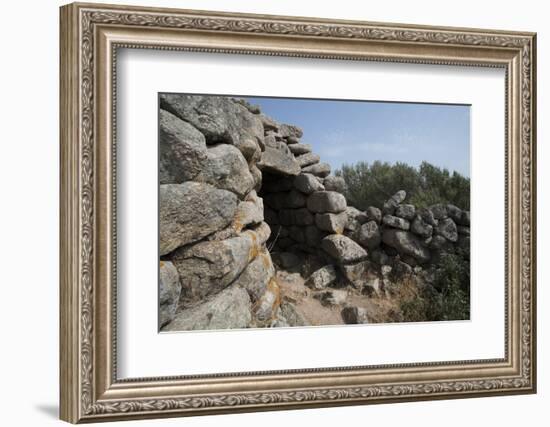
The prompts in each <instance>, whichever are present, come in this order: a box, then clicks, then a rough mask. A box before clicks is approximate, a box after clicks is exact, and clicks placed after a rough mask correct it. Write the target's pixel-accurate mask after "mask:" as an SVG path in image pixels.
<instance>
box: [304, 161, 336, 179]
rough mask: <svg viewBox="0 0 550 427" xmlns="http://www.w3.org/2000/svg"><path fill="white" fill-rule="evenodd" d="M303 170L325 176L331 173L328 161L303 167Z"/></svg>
mask: <svg viewBox="0 0 550 427" xmlns="http://www.w3.org/2000/svg"><path fill="white" fill-rule="evenodd" d="M302 172H304V173H310V174H312V175H315V176H320V177H321V178H324V177H325V176H327V175H329V174H330V165H329V164H328V163H316V164H314V165H309V166H306V167H304V168H302Z"/></svg>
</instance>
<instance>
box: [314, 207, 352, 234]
mask: <svg viewBox="0 0 550 427" xmlns="http://www.w3.org/2000/svg"><path fill="white" fill-rule="evenodd" d="M347 223H348V215H347V214H346V212H340V213H338V214H333V213H318V214H315V224H316V225H317V227H319V228H320V229H321V230H325V231H328V232H330V233H337V234H342V233H343V232H344V227H345V226H346V224H347Z"/></svg>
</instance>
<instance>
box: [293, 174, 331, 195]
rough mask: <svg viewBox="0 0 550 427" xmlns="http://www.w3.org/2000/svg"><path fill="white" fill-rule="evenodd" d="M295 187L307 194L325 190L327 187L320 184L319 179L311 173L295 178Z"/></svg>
mask: <svg viewBox="0 0 550 427" xmlns="http://www.w3.org/2000/svg"><path fill="white" fill-rule="evenodd" d="M294 187H296V189H298V190H299V191H301V192H302V193H305V194H311V193H313V192H315V191H324V190H325V187H324V186H323V184H321V183H320V182H319V180H318V179H317V177H315V176H314V175H311V174H309V173H301V174H300V175H298V176H297V177H296V178H294Z"/></svg>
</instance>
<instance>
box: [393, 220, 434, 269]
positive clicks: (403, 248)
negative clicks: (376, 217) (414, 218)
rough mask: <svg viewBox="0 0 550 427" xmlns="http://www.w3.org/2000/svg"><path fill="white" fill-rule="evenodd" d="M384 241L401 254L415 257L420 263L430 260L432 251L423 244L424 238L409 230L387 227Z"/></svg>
mask: <svg viewBox="0 0 550 427" xmlns="http://www.w3.org/2000/svg"><path fill="white" fill-rule="evenodd" d="M382 241H383V242H384V243H385V244H386V245H388V246H390V247H392V248H394V249H396V250H397V251H398V252H399V253H400V254H405V255H409V256H411V257H413V258H414V259H416V260H417V261H418V262H419V263H425V262H428V261H429V260H430V251H429V250H428V249H427V248H426V247H425V246H424V245H423V243H422V240H421V239H420V238H418V237H417V236H415V235H414V234H413V233H410V232H408V231H404V230H397V229H394V228H387V229H385V230H384V231H383V233H382Z"/></svg>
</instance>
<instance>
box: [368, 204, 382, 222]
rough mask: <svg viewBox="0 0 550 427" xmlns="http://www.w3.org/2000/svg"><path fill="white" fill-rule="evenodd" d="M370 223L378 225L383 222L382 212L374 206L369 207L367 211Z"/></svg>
mask: <svg viewBox="0 0 550 427" xmlns="http://www.w3.org/2000/svg"><path fill="white" fill-rule="evenodd" d="M365 213H366V215H367V219H368V221H376V222H377V223H378V224H380V223H381V222H382V211H381V210H380V209H378V208H377V207H374V206H369V207H368V208H367V210H366V211H365Z"/></svg>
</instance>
